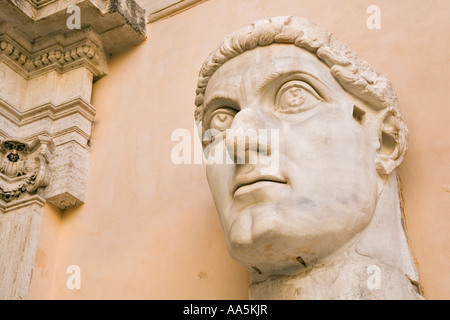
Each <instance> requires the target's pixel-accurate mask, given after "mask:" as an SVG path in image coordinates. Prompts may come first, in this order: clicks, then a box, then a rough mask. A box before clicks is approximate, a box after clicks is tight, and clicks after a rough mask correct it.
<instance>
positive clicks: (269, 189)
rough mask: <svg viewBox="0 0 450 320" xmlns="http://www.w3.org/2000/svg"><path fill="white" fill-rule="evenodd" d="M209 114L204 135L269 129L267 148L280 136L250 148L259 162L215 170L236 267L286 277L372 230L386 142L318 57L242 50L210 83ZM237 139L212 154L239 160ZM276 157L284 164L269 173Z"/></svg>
mask: <svg viewBox="0 0 450 320" xmlns="http://www.w3.org/2000/svg"><path fill="white" fill-rule="evenodd" d="M204 106H205V111H204V116H203V127H204V129H205V130H206V129H215V130H219V131H225V130H226V129H231V130H234V132H238V131H237V130H243V131H244V132H245V131H247V132H248V130H249V129H253V130H256V132H258V129H267V130H268V132H269V137H268V138H269V140H270V138H271V136H270V132H271V131H270V130H275V132H277V133H278V139H279V141H278V143H274V142H275V141H272V142H271V143H270V145H268V144H267V143H266V145H265V146H262V145H259V146H258V147H254V148H249V149H248V150H247V154H246V155H247V156H249V154H250V153H255V154H258V156H259V158H258V161H257V162H256V163H249V162H248V161H245V162H238V163H234V164H209V165H208V166H207V177H208V182H209V185H210V188H211V192H212V194H213V198H214V201H215V204H216V207H217V210H218V213H219V216H220V220H221V223H222V227H223V231H224V235H225V239H226V243H227V246H228V249H229V251H230V254H231V255H232V256H233V257H234V258H235V259H236V260H237V261H238V262H240V263H242V264H243V265H245V266H247V267H248V268H249V269H250V270H255V271H256V272H258V273H260V272H261V273H276V274H288V273H291V272H294V271H295V270H298V269H299V268H304V266H305V265H311V264H312V263H315V262H317V261H320V259H321V258H324V257H326V256H328V255H330V254H332V253H333V252H335V251H336V250H338V249H339V248H341V247H342V246H343V245H344V244H345V243H347V242H348V241H350V240H351V239H352V238H353V237H354V236H355V235H356V234H358V232H360V231H362V230H363V229H364V228H365V227H366V226H367V225H368V223H369V221H370V219H371V217H372V215H373V212H374V209H375V205H376V202H377V195H378V191H379V190H378V183H379V176H378V174H377V170H376V167H375V157H376V150H377V149H378V146H379V145H378V138H377V137H376V135H374V134H373V133H371V132H369V130H368V129H367V128H365V127H363V126H362V125H361V124H359V123H358V122H357V121H355V119H354V118H353V106H354V103H353V101H352V98H351V96H350V95H349V94H348V93H346V92H345V91H344V90H343V89H342V88H341V86H340V85H339V84H338V83H337V81H336V80H335V79H334V78H333V76H332V75H331V73H330V69H329V68H328V67H327V66H326V65H325V64H323V63H322V62H321V61H320V60H318V58H317V57H316V56H315V55H314V54H311V53H310V52H308V51H306V50H304V49H301V48H298V47H296V46H293V45H285V44H272V45H269V46H266V47H258V48H256V49H254V50H251V51H247V52H244V53H242V54H241V55H239V56H237V57H235V58H233V59H231V60H229V61H227V62H226V63H225V64H224V65H222V66H221V67H220V68H219V69H218V70H217V71H216V72H215V73H214V74H213V75H212V77H211V79H210V80H209V82H208V85H207V87H206V92H205V100H204ZM272 132H273V131H272ZM273 137H274V136H272V139H274V138H273ZM275 137H276V135H275ZM235 141H237V140H231V141H230V139H224V140H218V141H216V142H215V143H212V144H211V145H209V146H208V148H209V151H211V150H214V149H215V148H220V147H225V148H228V149H229V150H230V153H232V151H233V150H232V149H233V148H234V147H235V145H234V144H235V143H234V142H235ZM258 141H265V140H264V139H262V138H261V139H260V140H258ZM261 144H263V143H261ZM267 147H268V148H269V149H271V150H269V152H267V153H265V152H262V151H263V150H265V149H267ZM270 157H273V159H276V162H277V163H276V164H274V162H273V161H272V162H271V163H270V165H271V168H272V169H273V168H275V169H274V170H272V171H271V172H270V174H267V172H268V171H267V170H265V166H267V163H269V162H268V161H267V160H268V159H267V158H270ZM263 160H266V161H263ZM269 160H270V159H269Z"/></svg>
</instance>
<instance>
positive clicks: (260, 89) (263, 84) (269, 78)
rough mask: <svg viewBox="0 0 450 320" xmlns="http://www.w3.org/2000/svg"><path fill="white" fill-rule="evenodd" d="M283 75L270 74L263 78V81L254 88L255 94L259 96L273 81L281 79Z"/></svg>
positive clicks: (277, 73)
mask: <svg viewBox="0 0 450 320" xmlns="http://www.w3.org/2000/svg"><path fill="white" fill-rule="evenodd" d="M282 76H283V74H280V73H279V72H275V73H271V74H269V75H268V76H266V77H264V79H263V80H262V81H261V82H260V84H259V85H258V87H257V88H256V93H258V94H261V93H262V92H263V91H264V90H265V89H266V88H267V87H268V86H269V85H270V84H271V82H273V81H274V80H277V79H279V78H281V77H282Z"/></svg>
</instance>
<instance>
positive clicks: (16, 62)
mask: <svg viewBox="0 0 450 320" xmlns="http://www.w3.org/2000/svg"><path fill="white" fill-rule="evenodd" d="M2 29H9V30H11V28H4V27H2V26H0V61H2V62H4V63H6V64H7V65H8V66H9V67H10V68H12V69H13V70H15V71H16V72H17V73H19V74H20V75H22V77H24V78H26V79H32V78H35V77H38V76H40V75H42V74H44V73H47V72H49V71H53V70H55V71H57V72H58V73H60V74H62V73H64V72H66V71H68V70H71V69H74V68H77V67H79V66H84V67H86V68H87V69H88V70H89V71H91V72H92V74H93V75H94V79H98V78H101V77H103V76H104V75H106V71H107V60H106V57H105V53H104V51H103V47H102V44H101V42H100V41H99V40H98V39H96V38H97V36H96V34H95V33H94V32H93V31H92V30H90V29H85V30H80V31H77V32H73V33H71V34H70V36H66V35H64V34H62V33H58V34H54V35H51V36H49V37H46V38H39V39H36V40H35V41H34V42H31V41H30V42H28V43H27V42H24V41H23V39H25V36H23V35H22V36H21V37H19V36H14V35H17V33H18V32H17V31H16V30H14V32H11V33H12V34H11V35H10V34H8V33H7V32H8V31H6V30H3V32H2ZM16 39H21V40H22V41H21V43H19V41H20V40H19V41H18V40H16ZM31 43H32V44H31ZM27 47H28V48H27Z"/></svg>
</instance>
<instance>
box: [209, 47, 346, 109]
mask: <svg viewBox="0 0 450 320" xmlns="http://www.w3.org/2000/svg"><path fill="white" fill-rule="evenodd" d="M295 72H300V73H305V74H308V75H311V76H313V77H314V78H316V79H317V80H319V81H320V82H321V83H323V84H324V85H325V86H326V87H328V89H329V90H330V91H333V92H334V93H336V92H337V93H342V88H341V87H340V85H339V84H338V83H337V81H336V80H335V79H334V77H333V76H332V75H331V73H330V69H329V68H328V67H327V66H326V65H325V64H324V63H323V62H321V61H320V60H319V59H318V58H317V56H316V55H314V54H312V53H310V52H308V51H306V50H304V49H301V48H298V47H296V46H293V45H285V44H273V45H270V46H267V47H258V48H256V49H254V50H250V51H247V52H244V53H243V54H241V55H239V56H237V57H235V58H233V59H231V60H230V61H227V62H226V63H225V64H224V65H223V66H221V67H220V68H219V69H218V70H217V71H216V72H215V73H214V74H213V75H212V77H211V79H210V81H209V83H208V86H207V88H206V93H205V101H204V102H205V103H204V105H205V106H206V107H207V106H208V103H209V101H210V100H211V99H212V98H214V97H216V96H217V95H219V96H224V97H227V98H232V99H239V100H241V99H242V98H244V97H246V96H251V95H257V94H258V90H259V89H261V87H263V86H264V84H265V83H266V82H269V81H270V80H271V79H272V78H275V77H276V76H277V75H280V76H281V75H284V74H289V73H295ZM240 102H241V103H245V102H244V101H240Z"/></svg>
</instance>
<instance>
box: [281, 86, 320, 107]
mask: <svg viewBox="0 0 450 320" xmlns="http://www.w3.org/2000/svg"><path fill="white" fill-rule="evenodd" d="M320 101H323V100H322V98H321V97H320V96H319V95H318V94H317V92H316V91H315V90H314V89H313V88H312V87H311V86H310V85H309V84H307V83H306V82H303V81H298V80H294V81H289V82H287V83H285V84H284V85H283V86H282V87H281V88H280V90H278V93H277V97H276V100H275V111H276V112H282V113H299V112H303V111H307V110H310V109H312V108H313V107H314V106H316V105H317V104H318V103H319V102H320Z"/></svg>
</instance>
